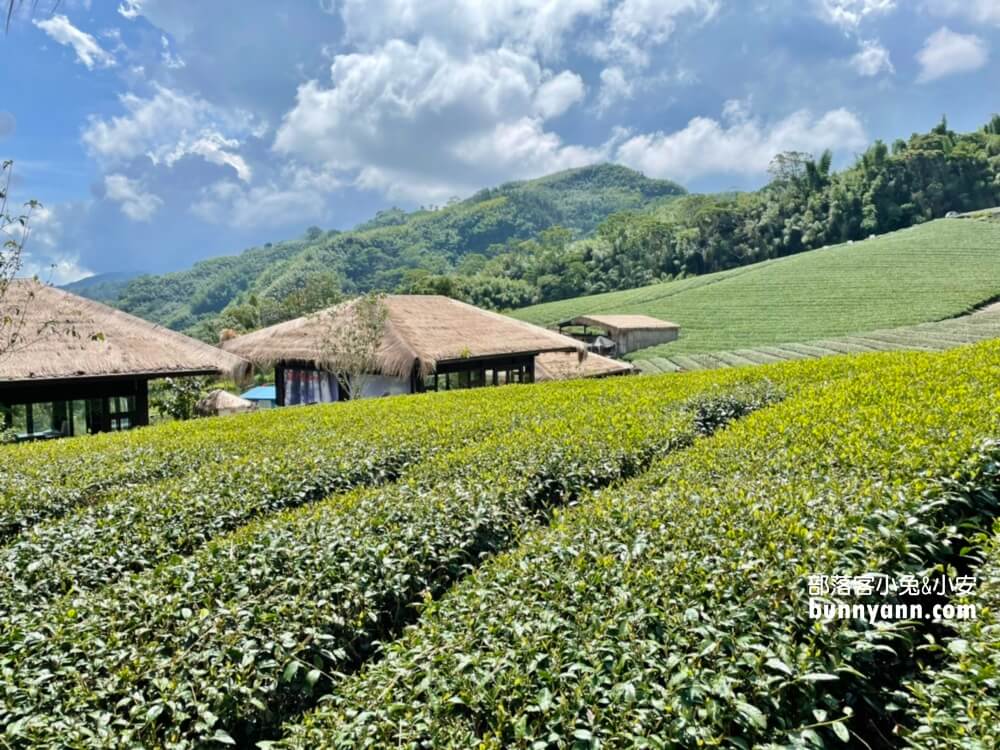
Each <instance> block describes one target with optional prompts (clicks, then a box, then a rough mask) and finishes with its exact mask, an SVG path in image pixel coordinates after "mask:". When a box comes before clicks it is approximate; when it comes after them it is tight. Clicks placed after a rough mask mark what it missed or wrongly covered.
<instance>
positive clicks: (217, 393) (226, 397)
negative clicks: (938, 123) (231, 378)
mask: <svg viewBox="0 0 1000 750" xmlns="http://www.w3.org/2000/svg"><path fill="white" fill-rule="evenodd" d="M254 408H256V407H255V404H254V402H253V401H247V400H246V399H245V398H240V397H239V396H234V395H233V394H232V393H230V392H229V391H224V390H222V389H221V388H219V389H216V390H214V391H212V392H211V393H209V394H208V395H207V396H205V398H203V399H202V400H201V401H199V402H198V403H197V404H196V405H195V409H197V411H198V413H199V414H218V413H220V412H224V411H252V410H253V409H254Z"/></svg>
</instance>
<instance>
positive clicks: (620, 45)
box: [593, 0, 719, 67]
mask: <svg viewBox="0 0 1000 750" xmlns="http://www.w3.org/2000/svg"><path fill="white" fill-rule="evenodd" d="M718 10H719V2H718V0H622V2H620V3H619V4H618V5H616V6H615V8H614V10H613V11H612V13H611V20H610V22H609V23H608V37H607V38H606V39H604V40H602V41H600V42H598V43H597V44H596V45H594V49H593V51H594V53H595V55H596V56H597V57H599V58H601V59H606V60H607V59H616V60H620V61H622V62H625V63H628V64H630V65H633V66H636V67H645V66H646V65H648V64H649V53H648V49H649V47H650V46H655V45H659V44H663V42H665V41H666V40H667V39H668V38H669V37H670V35H671V34H672V33H673V32H674V29H675V28H676V27H677V18H678V17H679V16H682V15H684V14H689V15H693V16H694V17H695V20H696V21H698V22H704V21H707V20H709V19H711V18H712V17H713V16H715V14H716V13H717V12H718Z"/></svg>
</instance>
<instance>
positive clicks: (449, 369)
mask: <svg viewBox="0 0 1000 750" xmlns="http://www.w3.org/2000/svg"><path fill="white" fill-rule="evenodd" d="M357 304H359V303H358V301H357V300H354V301H350V302H346V303H344V304H342V305H338V306H337V307H333V308H330V309H329V310H325V311H322V312H320V313H316V314H314V315H307V316H305V317H302V318H297V319H295V320H290V321H288V322H285V323H279V324H277V325H274V326H271V327H269V328H264V329H262V330H260V331H255V332H253V333H249V334H246V335H244V336H238V337H236V338H232V339H229V340H227V341H224V342H223V343H222V347H223V348H224V349H225V350H226V351H228V352H232V353H233V354H237V355H239V356H240V357H243V358H244V359H247V360H249V361H250V362H253V363H254V364H255V365H258V366H261V367H271V366H273V367H274V368H275V384H276V386H277V397H278V405H279V406H284V405H291V404H300V403H316V402H327V401H339V400H342V399H343V398H344V393H343V391H344V389H343V388H342V387H341V386H342V384H341V383H339V382H338V381H337V378H336V376H334V375H333V373H336V372H342V371H343V363H341V362H337V361H335V360H336V357H335V356H334V355H333V354H331V350H330V347H329V341H330V340H331V335H332V334H331V331H335V330H337V329H338V327H339V326H350V325H353V324H354V322H353V321H354V320H355V319H354V310H355V309H356V308H355V306H356V305H357ZM384 304H385V312H386V319H385V323H384V325H383V328H382V335H381V339H380V341H379V343H378V348H377V352H376V356H375V367H374V369H375V370H376V372H374V373H371V374H370V375H369V376H368V377H367V378H366V383H365V387H364V392H363V393H362V396H366V397H368V396H383V395H394V394H401V393H417V392H421V391H426V390H431V391H437V390H450V389H456V388H475V387H479V386H487V385H500V384H504V383H530V382H534V380H535V378H536V371H535V358H536V357H537V356H538V354H539V353H541V352H564V353H571V354H572V355H573V356H574V357H575V358H577V359H583V358H584V357H585V356H586V347H585V346H584V345H583V344H582V343H580V342H579V341H576V340H575V339H572V338H570V337H568V336H562V335H560V334H557V333H555V332H553V331H548V330H546V329H544V328H541V327H539V326H535V325H532V324H530V323H525V322H522V321H519V320H514V319H513V318H509V317H507V316H505V315H500V314H499V313H495V312H490V311H488V310H482V309H480V308H478V307H474V306H473V305H469V304H466V303H464V302H459V301H458V300H454V299H450V298H448V297H443V296H440V295H408V294H392V295H387V296H386V297H385V298H384Z"/></svg>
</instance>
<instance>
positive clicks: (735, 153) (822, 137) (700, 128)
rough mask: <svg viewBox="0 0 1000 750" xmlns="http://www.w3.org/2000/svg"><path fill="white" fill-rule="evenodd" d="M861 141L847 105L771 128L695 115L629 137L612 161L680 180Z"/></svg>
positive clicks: (753, 170)
mask: <svg viewBox="0 0 1000 750" xmlns="http://www.w3.org/2000/svg"><path fill="white" fill-rule="evenodd" d="M866 142H867V137H866V135H865V130H864V127H863V126H862V124H861V121H860V120H859V119H858V117H857V116H856V115H855V114H853V113H852V112H849V111H848V110H846V109H834V110H830V111H829V112H826V113H825V114H823V115H822V116H821V117H818V118H815V117H813V116H812V115H811V114H810V113H809V112H808V111H806V110H800V111H798V112H795V113H793V114H791V115H789V116H788V117H786V118H784V119H783V120H780V121H778V122H776V123H774V124H772V125H770V126H765V125H764V124H762V123H761V121H760V120H758V119H745V120H743V121H739V122H733V123H732V124H730V125H728V126H725V125H723V124H721V123H720V122H719V121H717V120H714V119H711V118H708V117H696V118H694V119H693V120H691V121H690V122H689V123H688V124H687V126H686V127H685V128H683V129H682V130H678V131H675V132H672V133H663V132H659V133H653V134H644V135H637V136H633V137H631V138H629V139H628V140H626V141H625V142H624V143H622V144H621V145H620V146H619V147H618V149H617V153H616V159H617V161H620V162H622V163H624V164H627V165H628V166H631V167H633V168H635V169H638V170H640V171H642V172H644V173H646V174H647V175H650V176H653V177H668V178H671V179H675V180H682V181H683V180H688V179H692V178H698V177H704V176H706V175H724V174H742V175H763V174H764V173H765V172H766V171H767V167H768V164H769V163H770V161H771V159H772V158H773V157H774V156H775V155H776V154H778V153H780V152H782V151H805V152H808V153H813V154H816V153H819V152H821V151H823V150H824V149H828V148H829V149H832V150H834V151H844V150H849V149H858V148H861V147H862V146H864V145H865V143H866Z"/></svg>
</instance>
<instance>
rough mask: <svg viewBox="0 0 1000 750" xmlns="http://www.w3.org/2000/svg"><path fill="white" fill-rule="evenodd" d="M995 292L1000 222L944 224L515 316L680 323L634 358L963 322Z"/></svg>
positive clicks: (999, 276) (999, 279)
mask: <svg viewBox="0 0 1000 750" xmlns="http://www.w3.org/2000/svg"><path fill="white" fill-rule="evenodd" d="M998 295H1000V222H998V221H986V220H974V219H942V220H939V221H933V222H929V223H927V224H923V225H920V226H917V227H913V228H911V229H904V230H901V231H898V232H893V233H892V234H887V235H884V236H882V237H878V238H875V239H871V240H865V241H862V242H855V243H853V244H847V245H836V246H833V247H828V248H824V249H822V250H814V251H811V252H808V253H802V254H800V255H793V256H789V257H786V258H779V259H777V260H771V261H765V262H763V263H757V264H754V265H752V266H744V267H741V268H734V269H732V270H729V271H723V272H720V273H714V274H708V275H706V276H696V277H693V278H689V279H684V280H682V281H672V282H668V283H665V284H657V285H654V286H647V287H642V288H639V289H632V290H629V291H623V292H611V293H607V294H598V295H594V296H591V297H577V298H574V299H567V300H563V301H561V302H551V303H548V304H544V305H536V306H534V307H527V308H524V309H522V310H516V311H515V312H514V313H513V315H514V317H517V318H521V319H522V320H527V321H529V322H531V323H537V324H539V325H552V324H554V323H558V322H559V321H562V320H569V319H571V318H573V317H575V316H576V315H582V314H597V313H638V314H644V315H652V316H653V317H656V318H663V319H665V320H672V321H674V322H676V323H678V324H679V325H680V326H681V337H680V339H679V340H678V341H675V342H672V343H670V344H664V345H661V346H656V347H650V348H648V349H643V350H641V351H639V352H637V353H635V354H633V355H632V358H634V359H642V360H650V359H654V358H657V357H661V358H672V357H674V356H675V355H685V354H692V353H697V352H714V351H729V350H734V349H745V348H752V347H758V346H762V345H771V344H782V343H787V342H805V341H810V340H813V339H827V338H832V337H840V336H845V335H848V334H857V333H863V332H866V331H875V330H883V329H887V328H895V327H898V326H910V325H915V324H918V323H924V322H929V321H936V320H941V319H944V318H950V317H954V316H957V315H962V314H963V313H966V312H968V311H969V310H970V309H971V308H973V307H974V306H976V305H978V304H980V303H982V302H984V301H985V300H989V299H992V298H995V297H997V296H998ZM654 361H655V360H654ZM667 369H669V368H667ZM686 369H687V368H686Z"/></svg>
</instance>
